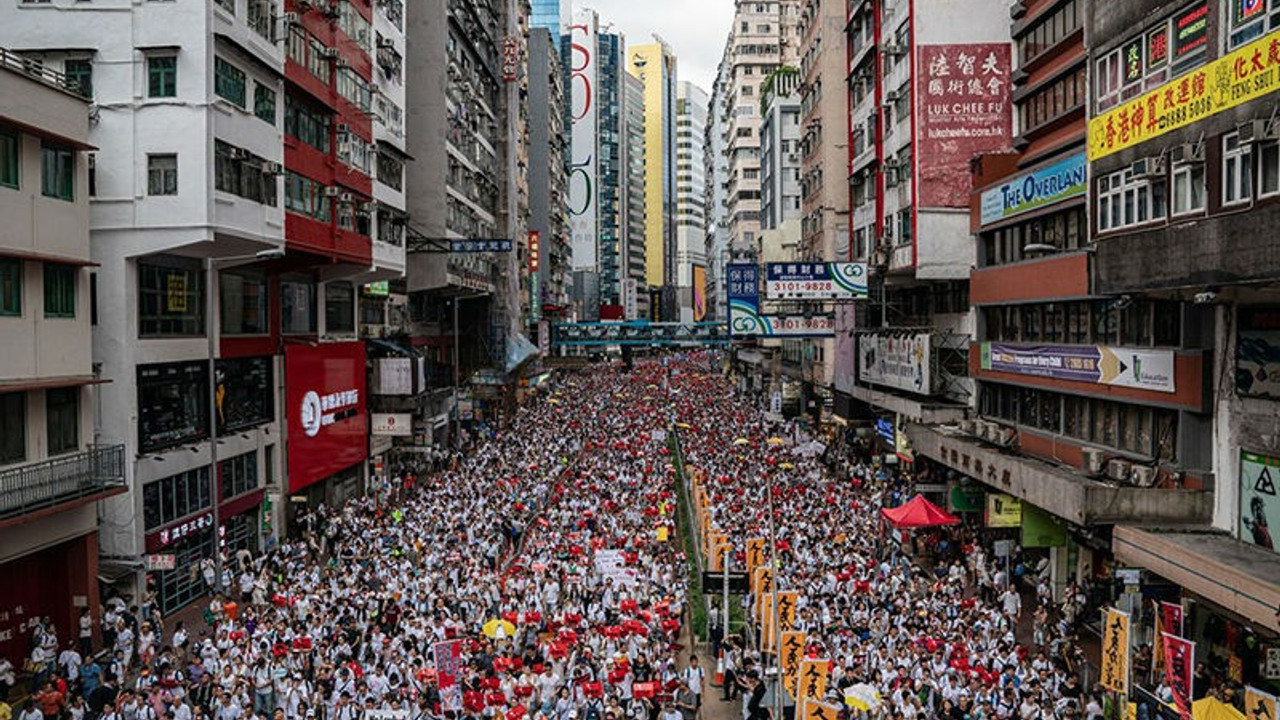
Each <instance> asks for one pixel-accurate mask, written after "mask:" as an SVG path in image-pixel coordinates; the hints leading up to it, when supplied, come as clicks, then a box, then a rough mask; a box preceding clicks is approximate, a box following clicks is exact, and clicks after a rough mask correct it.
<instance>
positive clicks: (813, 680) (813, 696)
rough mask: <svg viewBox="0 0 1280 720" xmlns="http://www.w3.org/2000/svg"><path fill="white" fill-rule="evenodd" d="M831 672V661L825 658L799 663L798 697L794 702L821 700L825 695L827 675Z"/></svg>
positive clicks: (806, 659) (805, 660)
mask: <svg viewBox="0 0 1280 720" xmlns="http://www.w3.org/2000/svg"><path fill="white" fill-rule="evenodd" d="M830 671H831V661H830V660H828V659H827V658H819V659H817V660H811V659H809V658H805V659H804V660H801V661H800V686H799V691H800V695H799V697H797V698H796V702H803V701H805V700H821V699H822V698H823V696H825V695H826V694H827V674H828V673H829V672H830Z"/></svg>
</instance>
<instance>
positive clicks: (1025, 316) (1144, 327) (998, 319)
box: [982, 300, 1182, 348]
mask: <svg viewBox="0 0 1280 720" xmlns="http://www.w3.org/2000/svg"><path fill="white" fill-rule="evenodd" d="M982 313H983V319H984V325H985V328H984V331H983V335H982V337H983V339H984V340H991V341H997V342H1052V343H1058V342H1065V343H1069V344H1073V345H1088V344H1091V343H1096V344H1099V345H1123V346H1126V347H1171V348H1176V347H1181V346H1182V306H1181V304H1180V303H1177V302H1173V301H1166V300H1131V301H1129V302H1128V303H1117V302H1114V301H1105V302H1094V301H1082V302H1065V303H1029V304H1025V305H1001V306H988V307H985V308H983V309H982Z"/></svg>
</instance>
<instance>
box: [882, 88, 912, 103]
mask: <svg viewBox="0 0 1280 720" xmlns="http://www.w3.org/2000/svg"><path fill="white" fill-rule="evenodd" d="M906 94H907V93H906V91H905V90H890V91H889V92H887V93H885V94H884V99H885V101H887V102H891V103H892V102H898V101H899V100H901V99H902V98H904V97H906Z"/></svg>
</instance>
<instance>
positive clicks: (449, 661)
mask: <svg viewBox="0 0 1280 720" xmlns="http://www.w3.org/2000/svg"><path fill="white" fill-rule="evenodd" d="M435 655H436V685H437V687H439V688H440V709H441V710H443V711H448V710H452V711H454V712H459V711H461V710H462V684H461V683H459V682H458V673H459V671H461V670H462V669H463V667H462V641H461V640H446V641H445V642H438V643H436V644H435Z"/></svg>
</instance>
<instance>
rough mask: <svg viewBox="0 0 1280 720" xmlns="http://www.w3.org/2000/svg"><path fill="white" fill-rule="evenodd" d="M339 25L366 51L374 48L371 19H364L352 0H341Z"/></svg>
mask: <svg viewBox="0 0 1280 720" xmlns="http://www.w3.org/2000/svg"><path fill="white" fill-rule="evenodd" d="M338 27H339V28H340V29H341V30H342V32H343V33H345V34H346V36H347V37H349V38H351V39H352V40H355V41H356V43H358V44H359V45H360V47H362V48H364V49H365V50H366V51H369V50H372V49H373V46H372V45H371V44H370V41H371V40H372V32H371V31H370V29H369V21H368V20H365V19H364V16H363V15H361V14H360V11H359V10H357V9H356V7H355V5H354V4H352V3H351V2H350V0H341V2H340V3H339V5H338Z"/></svg>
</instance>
